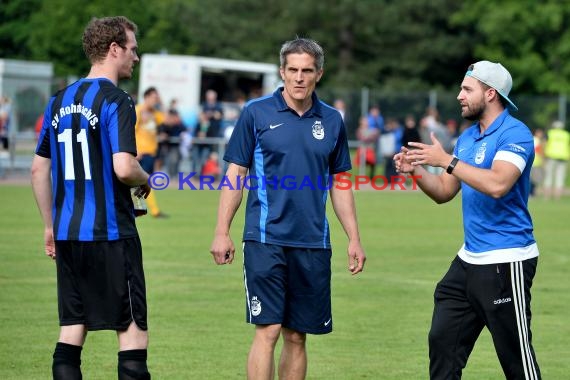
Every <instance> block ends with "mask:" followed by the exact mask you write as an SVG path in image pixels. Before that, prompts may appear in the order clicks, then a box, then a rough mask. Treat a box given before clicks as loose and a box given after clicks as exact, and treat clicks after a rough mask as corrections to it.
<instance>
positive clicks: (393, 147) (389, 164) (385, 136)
mask: <svg viewBox="0 0 570 380" xmlns="http://www.w3.org/2000/svg"><path fill="white" fill-rule="evenodd" d="M403 134H404V128H403V127H402V125H401V124H400V123H399V122H398V120H397V119H395V118H389V119H388V120H387V121H386V125H385V126H384V133H382V134H381V135H380V149H379V151H380V153H381V154H382V160H383V161H384V176H385V177H386V179H387V180H388V181H390V182H391V179H392V178H393V177H394V176H396V175H398V173H397V172H396V167H395V165H394V160H393V159H392V157H393V156H394V154H396V152H398V151H399V150H400V148H401V146H402V136H403Z"/></svg>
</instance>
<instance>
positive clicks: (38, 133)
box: [34, 112, 44, 141]
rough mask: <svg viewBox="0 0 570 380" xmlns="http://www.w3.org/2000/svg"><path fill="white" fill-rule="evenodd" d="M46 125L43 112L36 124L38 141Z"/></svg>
mask: <svg viewBox="0 0 570 380" xmlns="http://www.w3.org/2000/svg"><path fill="white" fill-rule="evenodd" d="M43 123H44V114H43V112H42V113H41V114H40V115H39V116H38V118H37V119H36V122H35V124H34V134H35V135H36V141H38V138H39V137H40V133H41V132H42V125H43Z"/></svg>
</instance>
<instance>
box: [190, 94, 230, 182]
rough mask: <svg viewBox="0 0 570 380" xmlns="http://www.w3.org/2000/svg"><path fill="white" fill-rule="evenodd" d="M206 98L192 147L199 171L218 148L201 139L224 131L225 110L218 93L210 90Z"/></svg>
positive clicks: (194, 160) (197, 171)
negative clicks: (211, 153) (219, 100)
mask: <svg viewBox="0 0 570 380" xmlns="http://www.w3.org/2000/svg"><path fill="white" fill-rule="evenodd" d="M205 98H206V100H205V101H204V103H203V104H202V110H201V112H200V115H199V120H198V125H197V126H196V129H195V131H194V137H195V139H194V142H193V147H192V167H193V171H194V172H196V173H199V172H201V171H202V166H203V165H204V162H206V159H207V158H208V156H209V154H210V152H212V151H214V150H217V148H218V146H217V145H216V144H206V143H204V142H201V141H200V140H201V139H203V138H205V137H210V138H218V137H220V136H221V133H222V120H223V118H224V110H223V108H222V104H221V103H220V102H218V93H217V92H216V91H214V90H208V91H206V94H205Z"/></svg>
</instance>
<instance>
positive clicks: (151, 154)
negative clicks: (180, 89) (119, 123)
mask: <svg viewBox="0 0 570 380" xmlns="http://www.w3.org/2000/svg"><path fill="white" fill-rule="evenodd" d="M160 108H161V103H160V95H159V94H158V90H157V89H156V88H155V87H149V88H147V89H146V90H145V91H144V93H143V101H142V103H139V104H137V106H136V107H135V110H136V113H137V123H136V124H135V135H136V140H137V159H138V160H139V162H140V164H141V166H142V168H143V169H144V170H145V171H146V172H147V173H148V174H152V173H154V170H155V163H156V158H157V154H158V136H157V134H158V126H159V125H160V124H162V123H163V122H164V113H162V111H160ZM146 200H147V205H148V209H149V211H150V215H152V216H153V217H155V218H165V217H167V215H166V214H165V213H163V212H162V211H160V208H159V207H158V202H157V200H156V195H155V192H154V191H153V192H151V193H150V195H149V196H148V198H147V199H146Z"/></svg>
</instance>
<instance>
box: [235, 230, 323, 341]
mask: <svg viewBox="0 0 570 380" xmlns="http://www.w3.org/2000/svg"><path fill="white" fill-rule="evenodd" d="M243 273H244V283H245V296H246V321H247V322H249V323H252V324H255V325H270V324H281V325H282V326H283V327H286V328H288V329H291V330H294V331H298V332H302V333H308V334H327V333H330V332H331V331H332V313H331V250H330V249H309V248H297V247H283V246H279V245H272V244H263V243H259V242H255V241H246V242H245V243H244V268H243Z"/></svg>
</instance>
